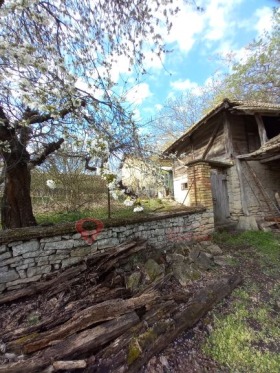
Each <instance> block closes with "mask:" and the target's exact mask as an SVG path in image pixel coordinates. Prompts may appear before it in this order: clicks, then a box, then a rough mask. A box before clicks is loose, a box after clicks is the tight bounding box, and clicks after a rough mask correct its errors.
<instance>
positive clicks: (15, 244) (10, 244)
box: [8, 241, 23, 247]
mask: <svg viewBox="0 0 280 373" xmlns="http://www.w3.org/2000/svg"><path fill="white" fill-rule="evenodd" d="M22 243H23V241H13V242H10V243H8V246H9V247H14V246H18V245H21V244H22Z"/></svg>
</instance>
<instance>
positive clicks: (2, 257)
mask: <svg viewBox="0 0 280 373" xmlns="http://www.w3.org/2000/svg"><path fill="white" fill-rule="evenodd" d="M11 256H12V254H11V253H10V252H9V251H6V252H5V253H3V254H0V263H1V262H2V261H3V260H5V259H8V258H10V257H11Z"/></svg>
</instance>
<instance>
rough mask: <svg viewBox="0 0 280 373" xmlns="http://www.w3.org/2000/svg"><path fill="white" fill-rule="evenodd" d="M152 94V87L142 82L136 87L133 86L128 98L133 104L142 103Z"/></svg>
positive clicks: (127, 95)
mask: <svg viewBox="0 0 280 373" xmlns="http://www.w3.org/2000/svg"><path fill="white" fill-rule="evenodd" d="M150 96H152V92H151V91H150V87H149V85H148V84H147V83H140V84H138V85H137V86H135V87H132V88H131V89H130V90H129V91H128V92H127V94H126V99H127V101H129V102H130V103H133V104H138V105H139V104H142V102H143V101H144V100H145V99H146V98H148V97H150Z"/></svg>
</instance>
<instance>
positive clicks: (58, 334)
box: [8, 292, 158, 354]
mask: <svg viewBox="0 0 280 373" xmlns="http://www.w3.org/2000/svg"><path fill="white" fill-rule="evenodd" d="M157 298H158V294H157V293H156V292H149V293H144V294H142V295H140V296H139V297H137V298H130V299H126V300H123V299H114V300H110V301H106V302H102V303H99V304H96V305H94V306H92V307H89V308H86V309H84V310H82V311H80V312H78V313H77V314H76V315H75V316H74V317H72V318H71V319H70V320H68V321H67V322H66V323H64V324H62V325H60V326H58V327H57V328H55V329H54V330H51V331H49V332H45V333H41V334H39V335H38V334H35V335H34V334H31V335H30V336H25V337H24V338H20V339H19V340H15V341H13V342H10V343H9V344H8V348H9V350H11V351H13V350H14V351H18V350H19V349H20V348H21V347H22V344H24V346H23V352H24V353H25V354H30V353H31V352H35V351H38V350H41V349H43V348H45V347H46V346H48V345H49V344H50V343H51V342H53V341H56V340H61V339H62V338H66V337H68V336H70V335H72V334H74V333H77V332H79V331H81V330H84V329H86V328H88V327H90V326H91V325H94V324H97V323H100V322H102V321H107V320H112V319H115V318H116V317H119V316H120V315H123V314H127V313H129V312H131V311H132V310H135V309H138V308H141V307H144V306H148V305H151V304H152V303H154V302H155V301H156V300H157Z"/></svg>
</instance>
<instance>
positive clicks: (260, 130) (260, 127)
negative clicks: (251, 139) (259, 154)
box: [255, 114, 268, 146]
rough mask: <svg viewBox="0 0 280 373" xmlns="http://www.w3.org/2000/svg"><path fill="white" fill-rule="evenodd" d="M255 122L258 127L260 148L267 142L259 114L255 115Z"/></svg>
mask: <svg viewBox="0 0 280 373" xmlns="http://www.w3.org/2000/svg"><path fill="white" fill-rule="evenodd" d="M255 118H256V122H257V125H258V130H259V136H260V140H261V146H262V145H264V144H265V143H266V142H267V140H268V139H267V135H266V129H265V126H264V123H263V120H262V117H261V116H260V115H259V114H255Z"/></svg>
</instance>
